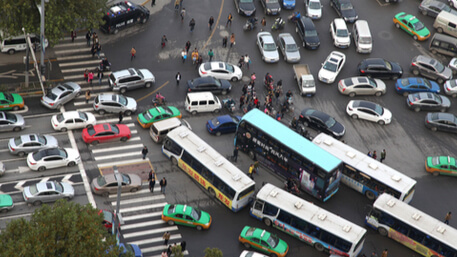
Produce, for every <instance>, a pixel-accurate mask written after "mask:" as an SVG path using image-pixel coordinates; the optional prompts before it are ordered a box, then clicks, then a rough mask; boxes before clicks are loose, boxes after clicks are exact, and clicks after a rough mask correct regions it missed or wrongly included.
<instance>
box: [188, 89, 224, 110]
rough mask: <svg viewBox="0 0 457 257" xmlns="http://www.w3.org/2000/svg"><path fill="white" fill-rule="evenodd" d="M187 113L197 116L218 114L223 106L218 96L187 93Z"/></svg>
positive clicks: (204, 93) (208, 93) (205, 93)
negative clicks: (207, 113)
mask: <svg viewBox="0 0 457 257" xmlns="http://www.w3.org/2000/svg"><path fill="white" fill-rule="evenodd" d="M185 106H186V111H188V112H190V113H192V114H194V115H195V114H197V113H198V112H214V113H218V112H219V111H220V110H221V109H222V104H221V101H220V100H219V98H217V96H215V95H213V93H211V92H196V93H187V96H186V104H185Z"/></svg>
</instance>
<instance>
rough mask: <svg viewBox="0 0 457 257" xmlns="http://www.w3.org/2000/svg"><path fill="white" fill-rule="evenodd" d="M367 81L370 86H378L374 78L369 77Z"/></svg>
mask: <svg viewBox="0 0 457 257" xmlns="http://www.w3.org/2000/svg"><path fill="white" fill-rule="evenodd" d="M368 83H370V85H371V86H372V87H378V85H377V84H376V81H374V79H370V78H369V79H368Z"/></svg>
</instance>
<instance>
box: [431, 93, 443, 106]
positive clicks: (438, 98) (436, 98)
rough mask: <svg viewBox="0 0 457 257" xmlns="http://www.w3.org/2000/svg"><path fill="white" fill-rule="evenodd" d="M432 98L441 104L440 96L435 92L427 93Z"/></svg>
mask: <svg viewBox="0 0 457 257" xmlns="http://www.w3.org/2000/svg"><path fill="white" fill-rule="evenodd" d="M429 95H430V96H431V98H432V99H433V100H435V101H436V102H437V103H438V104H441V102H442V101H441V97H440V96H438V95H436V94H429Z"/></svg>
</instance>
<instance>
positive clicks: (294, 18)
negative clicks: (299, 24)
mask: <svg viewBox="0 0 457 257" xmlns="http://www.w3.org/2000/svg"><path fill="white" fill-rule="evenodd" d="M300 17H301V14H300V12H294V13H293V14H292V15H291V16H289V21H291V22H296V21H298V20H299V19H300Z"/></svg>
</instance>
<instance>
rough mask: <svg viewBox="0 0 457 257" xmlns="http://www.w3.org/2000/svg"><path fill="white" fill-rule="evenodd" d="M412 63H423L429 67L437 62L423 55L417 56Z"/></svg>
mask: <svg viewBox="0 0 457 257" xmlns="http://www.w3.org/2000/svg"><path fill="white" fill-rule="evenodd" d="M413 62H424V63H428V64H431V65H435V64H436V63H437V62H438V61H437V60H435V59H433V58H430V57H428V56H425V55H418V56H416V57H414V58H413Z"/></svg>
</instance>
